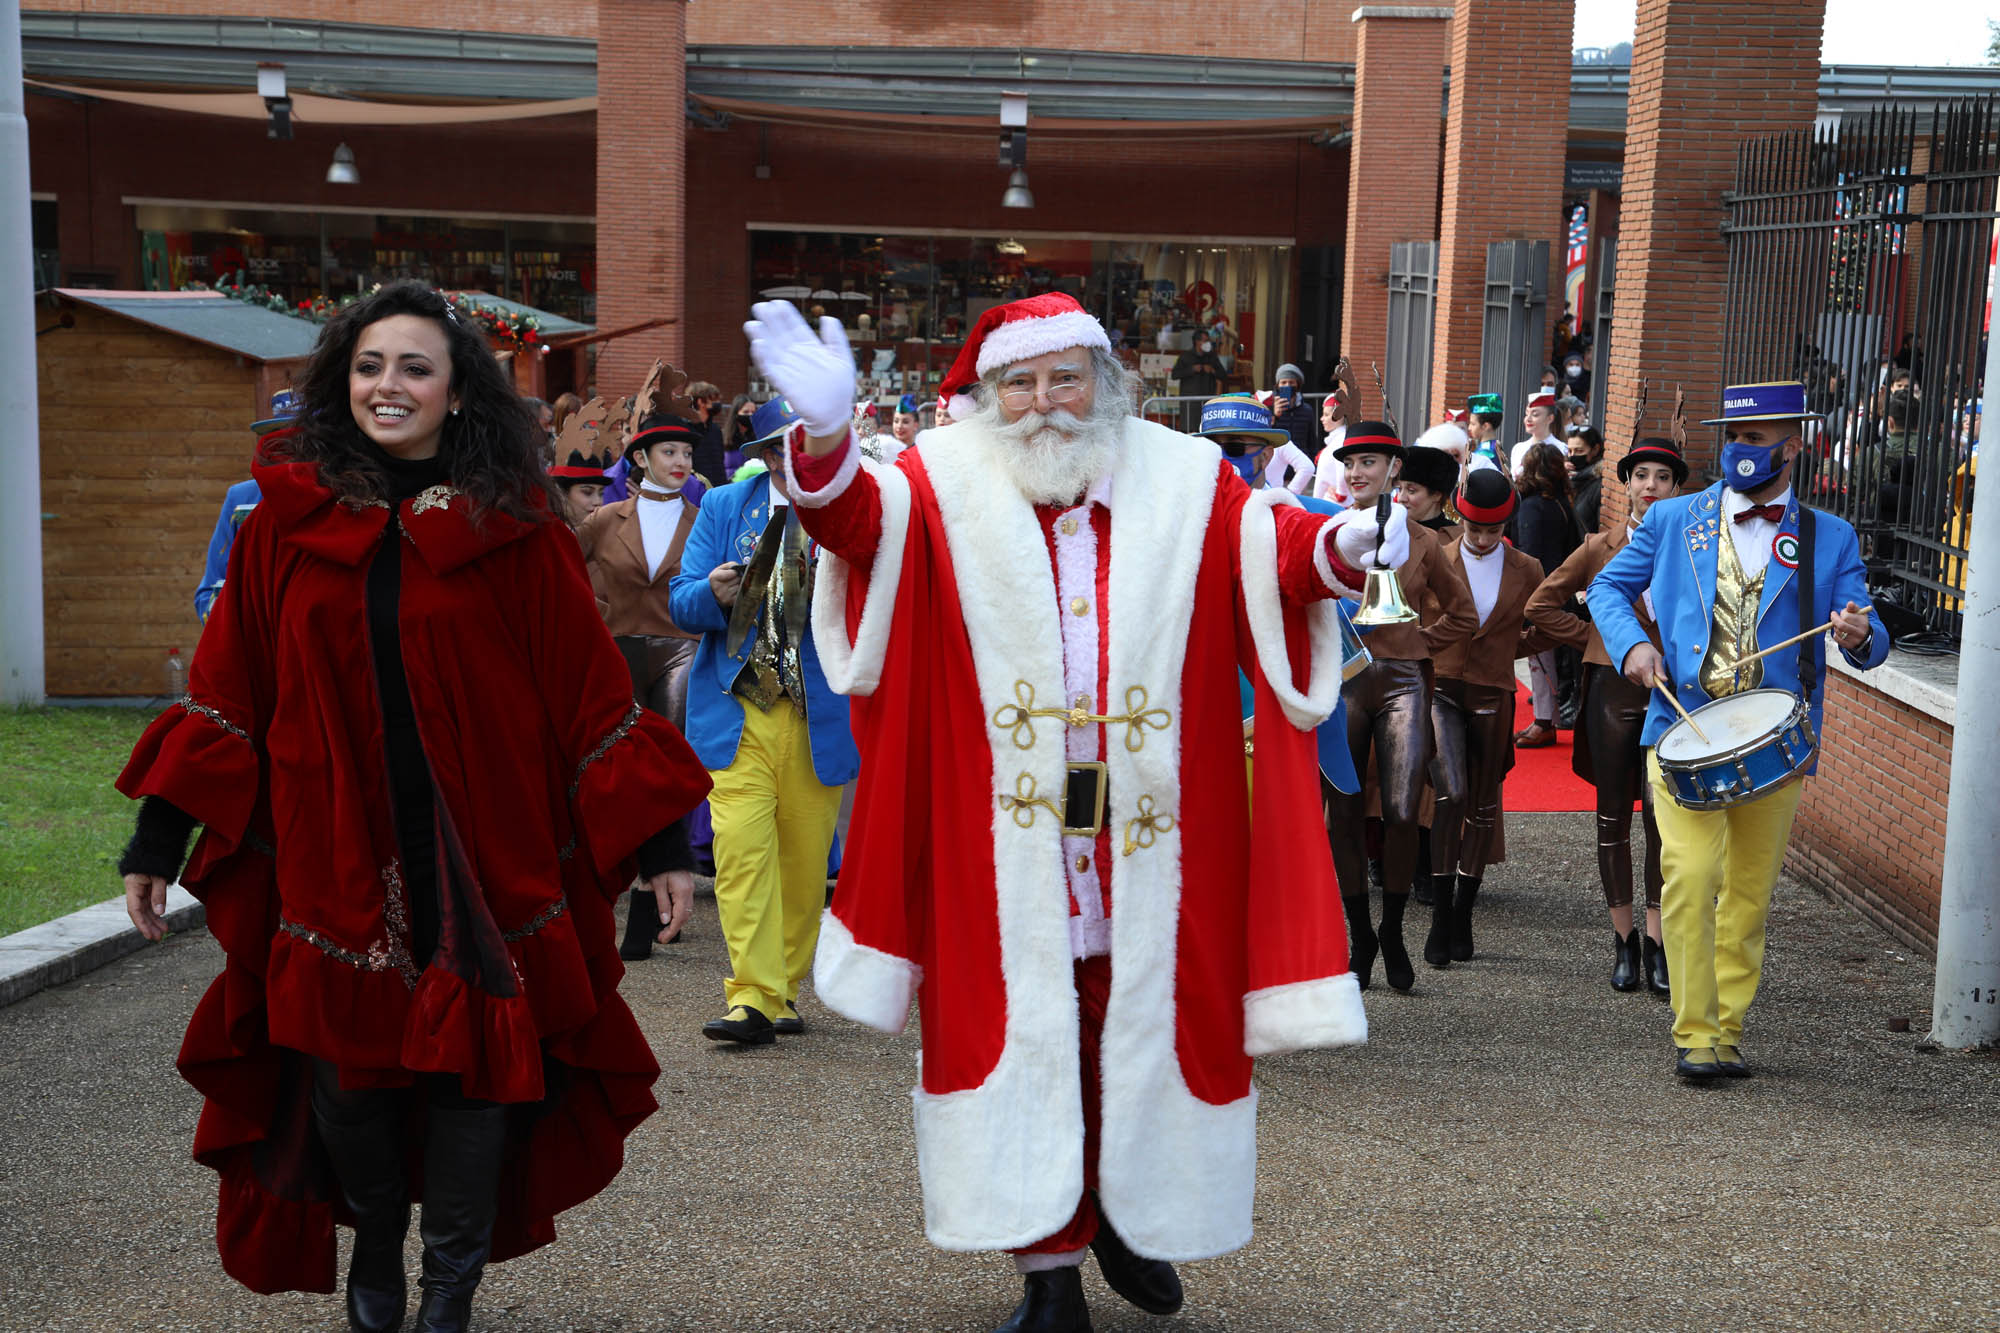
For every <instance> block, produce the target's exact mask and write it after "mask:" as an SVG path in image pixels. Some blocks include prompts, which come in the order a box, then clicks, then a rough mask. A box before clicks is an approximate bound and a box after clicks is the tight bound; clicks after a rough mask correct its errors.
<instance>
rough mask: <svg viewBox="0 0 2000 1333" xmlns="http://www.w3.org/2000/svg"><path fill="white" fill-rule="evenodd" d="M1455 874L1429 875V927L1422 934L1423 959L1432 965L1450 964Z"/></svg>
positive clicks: (1442, 965)
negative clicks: (1427, 931) (1452, 896)
mask: <svg viewBox="0 0 2000 1333" xmlns="http://www.w3.org/2000/svg"><path fill="white" fill-rule="evenodd" d="M1457 882H1458V877H1457V876H1456V875H1433V876H1432V877H1431V886H1432V887H1431V929H1430V933H1429V934H1428V935H1426V936H1424V961H1425V962H1426V963H1429V964H1430V965H1431V966H1432V967H1450V966H1451V894H1452V888H1453V886H1454V885H1455V884H1456V883H1457Z"/></svg>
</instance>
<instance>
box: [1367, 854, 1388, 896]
mask: <svg viewBox="0 0 2000 1333" xmlns="http://www.w3.org/2000/svg"><path fill="white" fill-rule="evenodd" d="M1368 882H1369V884H1371V885H1372V886H1374V888H1375V890H1376V892H1378V893H1379V892H1381V889H1382V886H1383V885H1384V884H1385V883H1387V881H1386V880H1384V879H1383V878H1382V863H1381V861H1379V860H1372V861H1370V862H1369V863H1368Z"/></svg>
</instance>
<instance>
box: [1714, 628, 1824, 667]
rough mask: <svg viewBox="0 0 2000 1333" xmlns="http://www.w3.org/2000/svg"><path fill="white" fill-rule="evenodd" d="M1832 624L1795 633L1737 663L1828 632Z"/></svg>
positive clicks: (1741, 663)
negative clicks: (1781, 641)
mask: <svg viewBox="0 0 2000 1333" xmlns="http://www.w3.org/2000/svg"><path fill="white" fill-rule="evenodd" d="M1832 624H1833V622H1832V621H1828V622H1827V623H1826V624H1825V625H1815V626H1813V627H1812V628H1811V629H1809V630H1807V631H1806V632H1805V633H1803V634H1794V635H1793V636H1792V637H1791V638H1789V639H1786V640H1785V641H1784V642H1783V643H1774V644H1772V645H1771V646H1770V647H1769V648H1759V649H1758V650H1757V651H1756V652H1754V653H1752V654H1750V655H1749V656H1748V657H1743V658H1738V659H1737V662H1736V665H1737V666H1739V667H1741V666H1743V665H1745V664H1746V663H1749V662H1754V661H1756V660H1757V659H1758V658H1760V657H1768V656H1769V655H1770V654H1772V653H1775V652H1777V651H1778V650H1779V649H1780V648H1789V647H1791V646H1792V645H1793V644H1795V643H1798V642H1800V641H1802V640H1805V639H1810V638H1811V637H1812V636H1813V635H1815V634H1824V633H1826V632H1827V629H1828V628H1829V627H1830V626H1831V625H1832Z"/></svg>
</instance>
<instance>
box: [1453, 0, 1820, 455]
mask: <svg viewBox="0 0 2000 1333" xmlns="http://www.w3.org/2000/svg"><path fill="white" fill-rule="evenodd" d="M1574 17H1575V5H1574V3H1573V0H1458V4H1457V6H1456V7H1455V9H1454V12H1453V17H1452V24H1451V70H1452V79H1451V102H1450V108H1449V110H1448V112H1447V116H1446V129H1445V148H1444V216H1443V218H1442V221H1441V224H1440V227H1439V233H1438V305H1437V336H1436V342H1435V344H1434V347H1433V350H1432V353H1431V419H1432V420H1437V419H1438V418H1439V417H1440V416H1442V414H1443V412H1444V410H1445V409H1446V408H1447V407H1462V406H1464V399H1465V396H1466V395H1467V394H1470V393H1477V392H1479V390H1480V388H1481V385H1480V383H1479V335H1480V326H1481V322H1482V302H1483V299H1484V296H1485V283H1486V247H1487V246H1488V245H1489V244H1490V243H1492V242H1494V241H1516V240H1525V241H1548V242H1549V243H1550V244H1549V267H1550V270H1551V272H1550V283H1549V310H1550V313H1549V316H1548V320H1549V321H1550V322H1553V321H1554V319H1555V318H1556V314H1557V313H1559V312H1560V309H1561V302H1562V296H1561V292H1562V258H1563V256H1562V249H1563V246H1562V237H1563V222H1562V202H1563V193H1562V183H1563V151H1564V146H1565V144H1566V143H1567V140H1568V137H1569V133H1568V125H1569V69H1570V46H1569V43H1570V31H1571V28H1572V27H1573V20H1574ZM1813 49H1814V51H1815V52H1817V51H1818V49H1819V47H1818V43H1814V46H1813ZM1539 341H1540V342H1541V344H1542V345H1543V346H1544V347H1546V346H1547V344H1548V327H1547V324H1545V325H1544V326H1543V329H1542V331H1541V335H1540V338H1539ZM1496 387H1497V386H1496ZM1523 407H1524V404H1521V403H1508V404H1507V421H1506V423H1505V438H1507V439H1515V438H1518V436H1517V435H1516V434H1515V432H1516V430H1517V429H1518V421H1519V418H1520V415H1521V411H1522V408H1523Z"/></svg>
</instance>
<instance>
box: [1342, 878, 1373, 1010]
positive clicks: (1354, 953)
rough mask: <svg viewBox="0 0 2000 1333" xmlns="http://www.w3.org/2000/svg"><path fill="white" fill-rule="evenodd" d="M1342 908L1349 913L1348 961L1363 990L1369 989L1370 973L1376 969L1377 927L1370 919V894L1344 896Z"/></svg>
mask: <svg viewBox="0 0 2000 1333" xmlns="http://www.w3.org/2000/svg"><path fill="white" fill-rule="evenodd" d="M1340 905H1341V908H1342V909H1343V910H1344V911H1345V912H1346V913H1347V962H1348V966H1349V967H1351V968H1353V969H1354V979H1355V981H1357V982H1359V983H1360V985H1361V989H1362V990H1367V989H1368V974H1369V973H1371V972H1373V971H1374V970H1375V955H1376V953H1377V952H1378V948H1377V945H1376V943H1375V927H1374V926H1372V925H1370V924H1369V921H1368V895H1367V894H1365V893H1362V894H1356V895H1353V896H1351V897H1343V898H1342V899H1341V900H1340Z"/></svg>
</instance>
